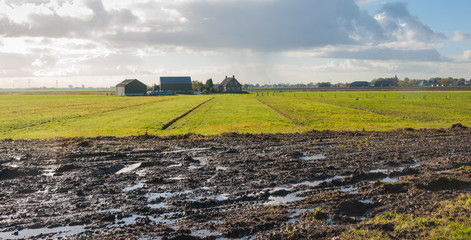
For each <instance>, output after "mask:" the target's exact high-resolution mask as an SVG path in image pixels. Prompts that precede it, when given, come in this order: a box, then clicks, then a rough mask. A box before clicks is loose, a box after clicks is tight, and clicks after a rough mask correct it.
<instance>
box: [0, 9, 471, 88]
mask: <svg viewBox="0 0 471 240" xmlns="http://www.w3.org/2000/svg"><path fill="white" fill-rule="evenodd" d="M469 9H471V1H469V0H453V1H445V0H406V1H395V0H328V1H327V0H173V1H168V0H120V1H115V0H101V1H100V0H0V88H27V87H35V88H36V87H59V88H64V87H69V86H74V87H81V86H86V87H110V86H114V85H116V84H118V83H119V82H120V81H122V80H124V79H128V78H132V79H135V78H137V79H139V80H141V81H142V82H144V83H146V84H148V85H151V84H154V83H155V84H158V83H159V77H160V76H191V77H192V80H199V81H202V82H205V81H206V80H207V79H209V78H212V79H213V81H214V82H215V83H219V82H221V81H222V80H223V79H224V78H225V76H232V75H235V76H236V78H237V79H238V80H239V81H240V82H242V83H243V84H244V83H248V84H257V83H258V84H277V83H291V84H296V83H311V82H312V83H317V82H332V83H345V82H353V81H370V80H373V79H375V78H380V77H394V76H395V75H397V76H398V78H399V79H403V78H405V77H408V78H410V79H428V78H432V77H454V78H465V79H470V78H471V38H470V33H471V24H469V22H471V21H470V20H471V14H469Z"/></svg>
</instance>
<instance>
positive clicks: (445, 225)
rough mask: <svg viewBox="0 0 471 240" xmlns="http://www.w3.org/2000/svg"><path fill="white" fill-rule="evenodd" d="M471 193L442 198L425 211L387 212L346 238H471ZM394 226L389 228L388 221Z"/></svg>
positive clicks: (367, 222)
mask: <svg viewBox="0 0 471 240" xmlns="http://www.w3.org/2000/svg"><path fill="white" fill-rule="evenodd" d="M470 212H471V195H470V194H464V195H461V196H460V197H458V198H457V199H456V200H455V201H442V202H440V203H438V204H436V205H435V206H433V207H432V211H430V212H428V213H421V214H413V213H407V214H399V213H395V212H388V213H384V214H382V215H380V216H377V217H376V218H374V219H371V220H368V221H366V222H364V223H362V224H361V225H360V226H359V227H356V228H351V229H350V230H348V231H347V232H345V233H344V234H343V238H345V239H391V238H400V239H471V217H470V214H469V213H470ZM388 224H389V225H392V228H393V229H392V230H389V231H388V230H385V229H384V227H382V226H385V225H388Z"/></svg>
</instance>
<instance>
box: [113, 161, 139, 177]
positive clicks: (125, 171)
mask: <svg viewBox="0 0 471 240" xmlns="http://www.w3.org/2000/svg"><path fill="white" fill-rule="evenodd" d="M139 166H141V163H135V164H132V165H129V166H127V167H124V168H122V169H121V170H119V171H117V172H116V174H122V173H128V172H131V171H132V170H134V169H136V168H138V167H139Z"/></svg>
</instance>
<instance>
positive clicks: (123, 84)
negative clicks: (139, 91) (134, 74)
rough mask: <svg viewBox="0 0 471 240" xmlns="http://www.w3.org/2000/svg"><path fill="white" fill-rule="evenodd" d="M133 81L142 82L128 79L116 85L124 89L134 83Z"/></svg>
mask: <svg viewBox="0 0 471 240" xmlns="http://www.w3.org/2000/svg"><path fill="white" fill-rule="evenodd" d="M133 81H138V82H140V81H139V80H137V79H126V80H124V81H122V82H120V83H118V85H116V87H124V86H126V85H128V84H130V83H131V82H133Z"/></svg>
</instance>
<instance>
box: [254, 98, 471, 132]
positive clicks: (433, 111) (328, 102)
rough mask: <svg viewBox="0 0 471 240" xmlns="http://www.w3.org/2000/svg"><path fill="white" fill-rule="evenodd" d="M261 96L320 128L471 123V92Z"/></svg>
mask: <svg viewBox="0 0 471 240" xmlns="http://www.w3.org/2000/svg"><path fill="white" fill-rule="evenodd" d="M253 95H254V96H256V94H253ZM256 97H257V96H256ZM258 98H260V99H262V101H264V102H266V103H268V104H270V105H272V106H273V107H275V108H276V109H278V110H280V111H281V112H282V113H284V114H286V115H287V116H290V118H292V119H295V120H297V121H299V122H300V123H302V124H303V125H306V126H311V127H313V128H316V129H348V130H359V129H363V128H365V130H392V129H396V128H406V127H412V128H446V127H449V126H451V124H453V123H458V122H460V123H462V124H464V125H469V124H471V93H470V92H327V93H326V92H307V93H274V94H269V95H268V96H267V95H266V94H265V95H264V96H263V97H262V96H261V95H260V94H259V96H258Z"/></svg>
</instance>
